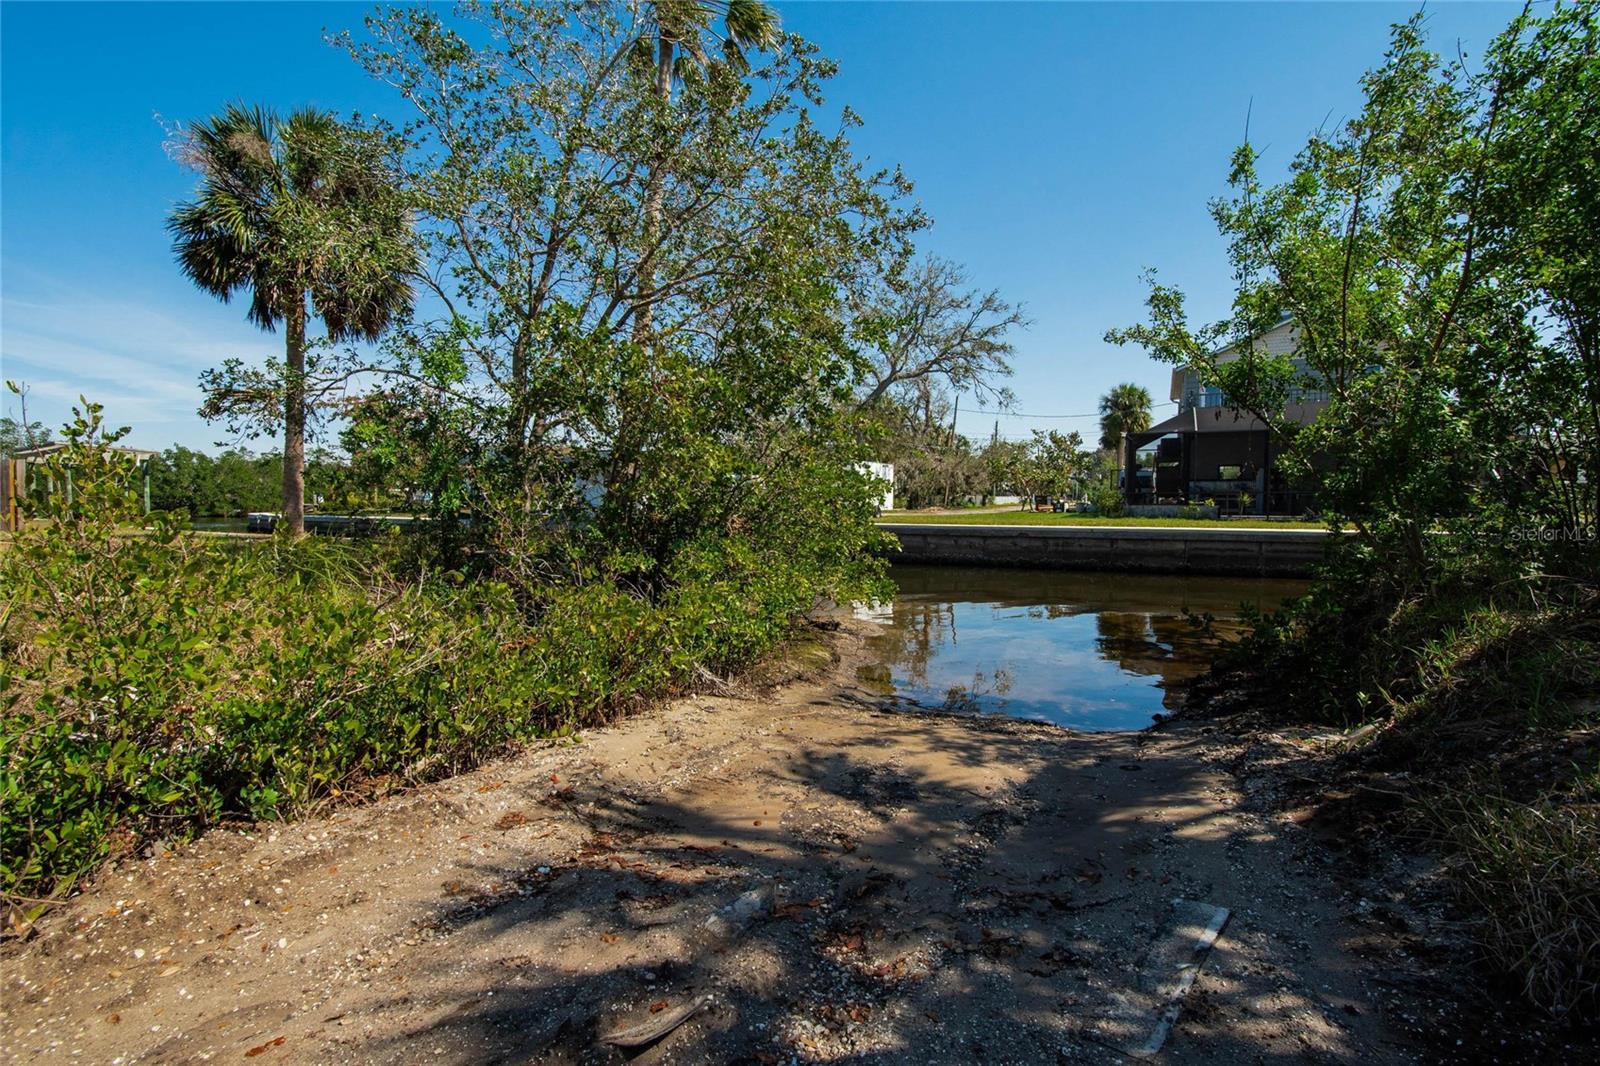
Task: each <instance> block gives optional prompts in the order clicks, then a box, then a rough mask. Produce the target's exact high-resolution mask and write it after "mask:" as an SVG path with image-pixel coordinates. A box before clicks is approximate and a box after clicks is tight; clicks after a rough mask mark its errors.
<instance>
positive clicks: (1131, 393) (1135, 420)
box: [1100, 382, 1150, 499]
mask: <svg viewBox="0 0 1600 1066" xmlns="http://www.w3.org/2000/svg"><path fill="white" fill-rule="evenodd" d="M1149 428H1150V390H1148V389H1146V388H1145V387H1144V386H1142V385H1135V384H1133V383H1132V382H1123V383H1122V384H1121V385H1118V386H1116V387H1115V388H1113V389H1112V390H1111V391H1110V392H1108V393H1106V394H1105V395H1104V396H1102V397H1100V447H1102V448H1104V449H1106V450H1107V451H1110V452H1113V453H1114V454H1115V455H1116V457H1117V465H1118V466H1120V467H1125V469H1124V471H1123V479H1124V480H1123V486H1124V489H1125V491H1126V492H1127V493H1128V494H1129V498H1130V499H1131V498H1132V493H1133V490H1134V487H1135V485H1134V470H1133V463H1132V462H1130V461H1129V460H1128V457H1127V456H1126V455H1125V454H1124V447H1123V441H1125V440H1126V439H1127V437H1128V434H1129V433H1142V432H1144V431H1145V430H1147V429H1149Z"/></svg>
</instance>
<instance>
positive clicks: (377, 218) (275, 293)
mask: <svg viewBox="0 0 1600 1066" xmlns="http://www.w3.org/2000/svg"><path fill="white" fill-rule="evenodd" d="M178 154H179V156H180V158H181V159H182V160H183V161H184V162H186V163H188V164H189V165H191V166H193V167H194V168H195V169H196V170H197V171H199V173H200V179H201V180H200V185H199V188H198V189H197V190H196V193H195V199H194V200H192V201H189V202H187V203H182V204H179V205H178V206H177V208H176V209H174V211H173V212H172V216H171V218H169V219H168V221H167V229H168V231H169V232H170V233H171V234H172V238H173V246H172V247H173V253H174V254H175V255H176V256H177V258H178V264H179V266H180V267H182V269H183V272H184V274H185V275H187V276H188V277H189V278H190V280H192V281H193V282H194V283H195V284H196V285H198V286H199V287H200V288H202V289H204V290H205V291H206V292H209V293H211V294H212V295H214V296H217V297H219V298H220V299H222V300H223V301H224V302H226V301H228V300H230V299H232V297H233V296H234V295H235V294H236V293H238V292H239V291H241V290H244V289H248V290H249V291H250V311H249V319H250V321H251V322H254V323H255V324H256V325H258V326H260V327H261V328H262V329H264V330H267V331H269V332H271V331H274V330H275V329H276V328H277V325H278V323H279V322H282V323H283V324H284V374H283V379H282V382H281V383H280V386H279V387H280V390H281V400H276V397H275V398H274V399H275V401H276V402H277V403H278V407H277V410H276V412H275V413H276V415H277V416H278V417H281V419H282V421H283V517H284V523H285V525H286V526H287V528H288V529H289V531H290V533H291V534H292V535H294V536H300V535H301V534H303V533H304V532H305V430H306V318H307V300H308V299H309V301H310V309H311V312H312V313H313V314H315V315H316V316H317V317H318V318H320V319H321V320H322V323H323V325H324V326H325V327H326V329H327V335H328V339H329V340H330V341H334V342H338V341H343V340H355V339H363V340H375V339H377V337H378V336H379V334H381V333H382V332H383V331H384V329H386V328H387V327H388V325H389V323H390V322H391V321H393V320H394V319H395V317H396V316H398V315H401V314H403V313H405V311H407V310H408V309H409V308H410V306H411V298H412V295H411V285H410V282H409V281H408V280H407V279H408V278H409V277H410V276H412V275H414V274H415V273H416V271H417V269H418V259H417V247H416V243H415V241H414V239H413V234H412V229H411V219H410V214H409V212H408V210H407V208H406V206H405V204H404V201H403V199H402V198H401V196H400V194H399V193H398V191H397V190H396V189H395V188H394V186H393V184H392V182H391V181H390V180H389V174H388V172H387V170H386V169H385V167H384V166H383V164H382V161H381V156H380V155H379V146H377V145H376V144H375V143H374V142H372V141H371V140H369V139H366V138H363V137H361V136H359V135H357V134H356V133H355V131H352V130H350V129H348V128H347V127H345V126H342V125H341V124H340V123H339V122H338V121H337V120H336V119H335V118H334V117H333V116H332V115H331V114H329V113H327V112H324V111H316V110H310V109H305V110H299V111H295V112H293V113H292V114H290V115H289V116H288V118H287V119H280V118H279V117H278V116H277V115H275V114H274V113H273V112H271V111H269V110H266V109H264V108H260V107H246V106H245V105H243V104H229V105H228V106H227V107H226V108H224V109H223V111H222V113H221V114H219V115H213V116H212V117H210V118H208V119H206V120H205V121H204V122H201V123H197V124H195V125H193V126H189V127H187V128H186V129H185V130H184V131H183V137H182V139H181V143H180V145H179V148H178ZM258 392H259V390H258ZM215 400H216V398H215V397H213V398H212V399H208V401H207V408H209V409H211V413H216V412H217V411H218V410H220V409H221V408H219V407H218V406H217V405H216V404H215V403H214V402H213V401H215ZM206 410H207V409H206V408H203V409H202V411H203V412H205V411H206Z"/></svg>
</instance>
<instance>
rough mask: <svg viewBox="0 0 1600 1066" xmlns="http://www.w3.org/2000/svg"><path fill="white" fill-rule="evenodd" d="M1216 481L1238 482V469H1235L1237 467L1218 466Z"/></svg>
mask: <svg viewBox="0 0 1600 1066" xmlns="http://www.w3.org/2000/svg"><path fill="white" fill-rule="evenodd" d="M1217 479H1218V480H1219V481H1238V480H1239V467H1237V466H1219V467H1217Z"/></svg>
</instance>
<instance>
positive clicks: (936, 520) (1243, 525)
mask: <svg viewBox="0 0 1600 1066" xmlns="http://www.w3.org/2000/svg"><path fill="white" fill-rule="evenodd" d="M878 522H879V524H880V525H884V524H887V525H895V524H917V525H953V526H1174V527H1178V526H1186V527H1189V528H1194V529H1322V528H1324V526H1323V524H1322V523H1321V522H1306V521H1300V520H1297V519H1288V518H1138V517H1132V516H1122V517H1116V518H1108V517H1104V516H1101V515H1091V514H1056V513H1054V512H1049V511H983V512H978V513H972V514H919V513H917V512H916V511H891V512H889V513H887V514H884V515H881V516H879V518H878Z"/></svg>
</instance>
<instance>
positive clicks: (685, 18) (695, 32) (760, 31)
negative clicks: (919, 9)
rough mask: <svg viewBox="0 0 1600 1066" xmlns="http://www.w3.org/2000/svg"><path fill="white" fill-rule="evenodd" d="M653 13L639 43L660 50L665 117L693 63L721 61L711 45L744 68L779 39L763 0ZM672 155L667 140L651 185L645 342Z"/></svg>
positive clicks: (659, 95) (709, 0) (672, 1)
mask: <svg viewBox="0 0 1600 1066" xmlns="http://www.w3.org/2000/svg"><path fill="white" fill-rule="evenodd" d="M647 12H648V14H647V18H646V20H645V23H644V26H645V29H644V31H643V32H642V33H641V34H640V35H639V37H638V38H637V39H636V40H635V42H634V44H635V46H637V47H639V48H641V49H645V50H647V51H653V52H654V56H653V60H654V63H655V95H656V100H657V103H658V105H659V106H660V108H661V111H662V114H664V115H665V114H667V113H669V112H670V111H671V109H672V83H673V82H674V81H681V80H682V79H683V77H684V75H685V74H686V73H688V71H689V70H690V69H692V67H691V66H690V65H691V64H693V65H697V66H700V67H705V66H709V65H711V64H712V63H714V62H718V61H717V60H713V59H711V58H710V57H709V56H708V55H707V52H706V46H707V44H715V43H720V46H721V51H722V54H723V60H722V61H723V62H727V63H729V64H731V65H732V66H733V67H734V68H735V69H736V70H744V69H745V67H746V66H747V62H746V60H745V50H746V49H748V48H760V49H766V48H771V47H772V46H773V45H774V44H776V43H777V40H778V15H777V12H775V11H773V10H772V8H770V7H768V6H767V5H766V4H764V3H762V2H761V0H653V2H651V3H650V4H649V7H648V9H647ZM718 15H721V16H722V32H721V33H720V34H719V33H717V31H716V30H715V28H714V23H715V22H716V18H717V16H718ZM666 155H667V146H666V145H665V144H662V145H660V146H659V150H658V152H657V154H656V158H655V159H654V160H652V161H651V164H650V171H649V175H648V177H647V178H646V183H645V201H644V252H643V255H642V258H641V261H640V263H639V284H638V290H639V294H640V296H641V297H642V299H643V303H642V304H641V306H640V307H639V310H638V312H637V313H636V314H635V316H634V323H633V331H634V339H636V340H640V341H642V340H643V339H644V337H645V336H646V335H647V334H648V333H649V331H650V323H651V319H652V312H653V308H654V301H653V298H652V296H651V292H652V290H654V288H655V267H656V256H657V253H658V249H657V247H656V245H657V244H658V243H659V242H660V240H661V212H662V206H663V200H664V198H665V195H666V186H665V181H664V178H665V174H664V171H665V167H666Z"/></svg>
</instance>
